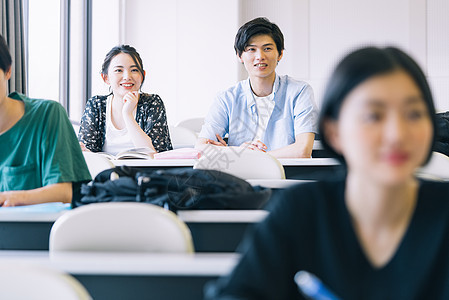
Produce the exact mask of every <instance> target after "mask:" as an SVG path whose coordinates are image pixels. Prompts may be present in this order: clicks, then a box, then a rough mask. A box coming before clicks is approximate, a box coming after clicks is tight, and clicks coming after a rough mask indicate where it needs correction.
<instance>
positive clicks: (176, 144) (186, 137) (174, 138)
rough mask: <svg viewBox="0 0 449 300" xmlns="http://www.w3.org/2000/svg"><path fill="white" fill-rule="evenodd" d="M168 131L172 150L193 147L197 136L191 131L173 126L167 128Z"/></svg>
mask: <svg viewBox="0 0 449 300" xmlns="http://www.w3.org/2000/svg"><path fill="white" fill-rule="evenodd" d="M169 130H170V139H171V142H172V145H173V149H178V148H192V147H193V146H195V142H196V138H197V135H196V133H195V132H193V131H192V130H190V129H187V128H185V127H173V126H169Z"/></svg>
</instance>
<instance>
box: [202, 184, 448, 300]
mask: <svg viewBox="0 0 449 300" xmlns="http://www.w3.org/2000/svg"><path fill="white" fill-rule="evenodd" d="M344 194H345V183H344V181H343V180H342V181H338V182H315V183H307V184H300V185H298V186H295V187H293V188H291V189H288V190H285V192H283V193H280V194H278V195H279V196H278V197H277V198H275V199H271V200H270V202H271V204H273V207H272V208H273V209H272V212H271V213H270V215H269V216H268V217H267V219H266V220H265V221H264V222H262V223H260V224H259V225H258V226H257V227H256V228H255V230H254V232H253V233H252V235H249V236H248V239H246V240H245V242H244V243H243V245H242V246H243V250H244V255H243V257H242V260H241V261H240V263H239V265H238V266H237V267H236V268H235V269H234V271H233V272H232V274H231V275H230V276H229V277H226V278H222V279H220V280H219V281H218V282H216V284H210V285H209V286H208V287H207V288H206V298H207V299H303V297H302V295H301V294H300V293H299V291H298V288H297V286H296V285H295V283H294V280H293V277H294V275H295V273H296V272H297V271H299V270H306V271H309V272H311V273H313V274H315V275H316V276H317V277H318V278H320V279H321V280H322V282H323V283H324V284H325V285H327V286H328V287H329V288H330V289H331V290H332V291H333V292H334V293H335V294H336V295H337V296H339V297H340V298H341V299H449V184H447V183H442V182H429V181H420V189H419V195H418V202H417V205H416V209H415V212H414V215H413V217H412V219H411V222H410V225H409V227H408V229H407V231H406V233H405V235H404V237H403V239H402V241H401V242H400V245H399V247H398V249H397V250H396V252H395V254H394V255H393V257H392V258H391V260H390V261H389V262H388V263H387V264H386V265H384V266H383V267H381V268H375V267H373V266H372V265H371V263H370V262H369V261H368V259H367V257H366V256H365V254H364V252H363V250H362V248H361V245H360V243H359V241H358V238H357V236H356V233H355V231H354V228H353V225H352V222H351V217H350V215H349V212H348V210H347V207H346V205H345V201H344Z"/></svg>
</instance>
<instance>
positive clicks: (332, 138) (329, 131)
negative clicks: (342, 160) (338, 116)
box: [323, 119, 341, 154]
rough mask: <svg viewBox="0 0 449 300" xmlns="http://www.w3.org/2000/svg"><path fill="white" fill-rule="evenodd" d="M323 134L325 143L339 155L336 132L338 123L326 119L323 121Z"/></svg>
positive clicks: (337, 133) (337, 132)
mask: <svg viewBox="0 0 449 300" xmlns="http://www.w3.org/2000/svg"><path fill="white" fill-rule="evenodd" d="M323 131H324V132H323V134H324V135H325V137H326V140H327V143H328V144H329V146H331V147H332V148H333V149H334V151H335V152H337V153H338V154H341V142H340V134H339V130H338V121H337V120H329V119H326V120H324V121H323Z"/></svg>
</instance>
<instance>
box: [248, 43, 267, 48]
mask: <svg viewBox="0 0 449 300" xmlns="http://www.w3.org/2000/svg"><path fill="white" fill-rule="evenodd" d="M266 46H274V44H273V43H268V44H263V45H262V47H266ZM247 47H257V45H253V44H251V45H246V47H245V48H247Z"/></svg>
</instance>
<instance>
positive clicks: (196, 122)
mask: <svg viewBox="0 0 449 300" xmlns="http://www.w3.org/2000/svg"><path fill="white" fill-rule="evenodd" d="M203 124H204V118H190V119H185V120H182V121H180V122H179V123H178V124H176V126H175V127H184V128H187V129H190V130H191V131H193V132H195V133H197V134H198V133H200V131H201V128H202V127H203Z"/></svg>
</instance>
